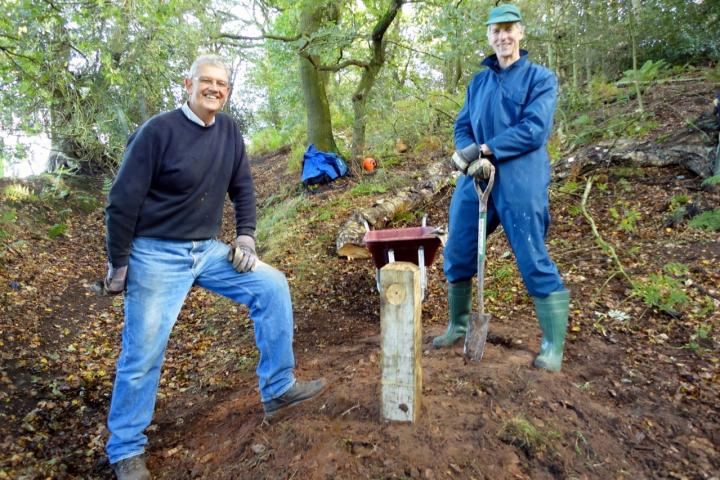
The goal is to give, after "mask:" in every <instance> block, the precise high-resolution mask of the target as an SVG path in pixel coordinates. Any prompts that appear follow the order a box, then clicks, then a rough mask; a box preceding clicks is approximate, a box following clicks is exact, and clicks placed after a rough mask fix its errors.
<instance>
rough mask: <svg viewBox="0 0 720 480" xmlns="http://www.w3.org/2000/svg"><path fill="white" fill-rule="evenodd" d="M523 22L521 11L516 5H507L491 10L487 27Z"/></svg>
mask: <svg viewBox="0 0 720 480" xmlns="http://www.w3.org/2000/svg"><path fill="white" fill-rule="evenodd" d="M521 21H522V15H520V9H519V8H517V7H516V6H515V5H509V4H507V3H506V4H503V5H500V6H499V7H495V8H493V9H492V10H490V16H489V17H488V21H487V22H485V25H492V24H493V23H506V22H521Z"/></svg>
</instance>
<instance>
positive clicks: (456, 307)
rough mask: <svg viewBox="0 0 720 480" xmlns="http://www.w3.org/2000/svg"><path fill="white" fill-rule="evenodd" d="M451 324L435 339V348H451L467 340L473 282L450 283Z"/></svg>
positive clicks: (449, 305)
mask: <svg viewBox="0 0 720 480" xmlns="http://www.w3.org/2000/svg"><path fill="white" fill-rule="evenodd" d="M448 307H449V310H450V323H449V324H448V328H447V331H446V332H445V333H444V334H442V335H440V336H438V337H435V338H433V342H432V343H433V347H435V348H443V347H450V346H452V345H453V344H455V342H457V341H458V340H460V339H461V338H465V332H467V327H468V323H469V322H470V315H471V314H472V313H471V309H472V280H463V281H460V282H455V283H448Z"/></svg>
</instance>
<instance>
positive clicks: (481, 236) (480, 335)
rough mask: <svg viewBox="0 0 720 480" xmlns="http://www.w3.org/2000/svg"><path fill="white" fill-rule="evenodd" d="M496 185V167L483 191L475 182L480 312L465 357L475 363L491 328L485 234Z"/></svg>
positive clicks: (472, 325)
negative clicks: (487, 303)
mask: <svg viewBox="0 0 720 480" xmlns="http://www.w3.org/2000/svg"><path fill="white" fill-rule="evenodd" d="M494 183H495V167H494V166H493V167H492V170H491V171H490V178H489V179H488V182H487V187H486V188H485V191H483V189H482V186H481V185H480V180H475V191H476V192H477V196H478V200H479V204H480V215H479V217H478V249H477V250H478V251H477V284H478V296H477V298H478V312H477V313H475V314H473V316H472V319H471V320H470V325H468V330H467V333H466V334H465V349H464V354H465V357H466V358H468V359H470V360H471V361H473V362H479V361H480V360H481V359H482V356H483V352H484V351H485V342H486V341H487V336H488V329H489V327H490V314H489V313H485V295H484V283H485V234H486V231H487V225H486V224H487V206H488V199H489V198H490V191H491V190H492V188H493V184H494Z"/></svg>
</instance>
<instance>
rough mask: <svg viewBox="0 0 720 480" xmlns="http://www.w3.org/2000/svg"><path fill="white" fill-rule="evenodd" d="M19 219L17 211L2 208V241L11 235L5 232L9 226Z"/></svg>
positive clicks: (0, 234) (0, 210)
mask: <svg viewBox="0 0 720 480" xmlns="http://www.w3.org/2000/svg"><path fill="white" fill-rule="evenodd" d="M16 219H17V211H16V210H15V209H14V208H7V207H0V240H1V239H3V238H7V237H8V236H10V234H9V233H8V232H7V230H5V229H6V228H7V226H9V225H12V223H13V222H14V221H15V220H16Z"/></svg>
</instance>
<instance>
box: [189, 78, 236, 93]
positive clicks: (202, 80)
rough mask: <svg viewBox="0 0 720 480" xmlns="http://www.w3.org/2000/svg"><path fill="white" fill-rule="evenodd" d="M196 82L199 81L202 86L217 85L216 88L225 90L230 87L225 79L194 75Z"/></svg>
mask: <svg viewBox="0 0 720 480" xmlns="http://www.w3.org/2000/svg"><path fill="white" fill-rule="evenodd" d="M195 78H196V79H197V81H198V82H200V85H202V86H204V87H212V86H213V85H217V88H219V89H220V90H227V89H228V88H230V84H229V83H228V82H226V81H225V80H215V79H213V78H208V77H195Z"/></svg>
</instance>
